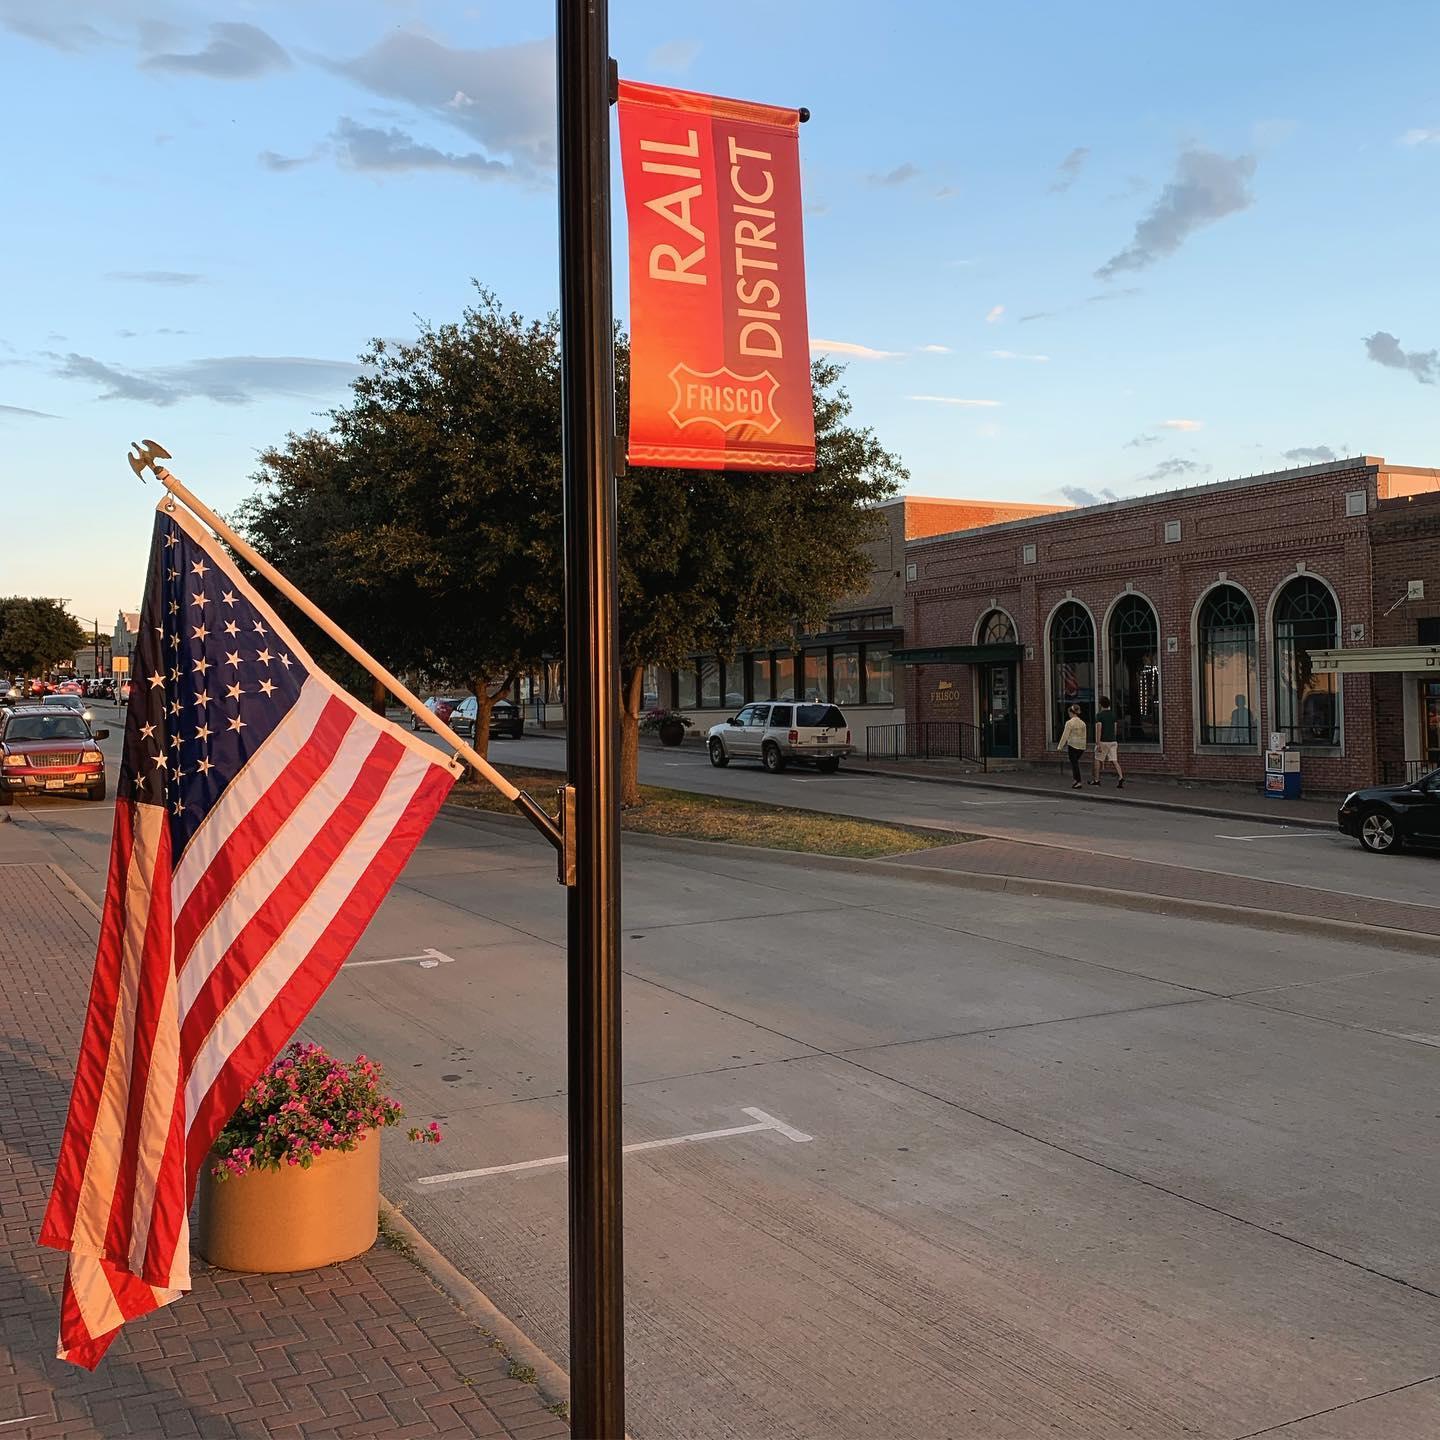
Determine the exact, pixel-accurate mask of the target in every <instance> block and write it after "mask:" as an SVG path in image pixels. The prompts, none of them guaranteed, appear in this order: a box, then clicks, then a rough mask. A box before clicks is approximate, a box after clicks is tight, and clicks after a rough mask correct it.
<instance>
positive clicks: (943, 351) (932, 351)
mask: <svg viewBox="0 0 1440 1440" xmlns="http://www.w3.org/2000/svg"><path fill="white" fill-rule="evenodd" d="M917 348H918V349H919V351H920V353H921V354H922V355H948V354H950V347H949V346H948V345H921V346H918V347H917Z"/></svg>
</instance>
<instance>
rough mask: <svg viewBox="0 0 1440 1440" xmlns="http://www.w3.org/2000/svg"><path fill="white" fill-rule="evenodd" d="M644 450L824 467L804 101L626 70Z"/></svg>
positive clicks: (734, 463)
mask: <svg viewBox="0 0 1440 1440" xmlns="http://www.w3.org/2000/svg"><path fill="white" fill-rule="evenodd" d="M619 109H620V158H621V165H622V168H623V171H624V175H625V207H626V214H627V215H628V216H629V224H630V441H629V449H628V456H629V459H630V462H631V464H634V465H665V466H679V467H683V468H686V469H691V470H791V471H807V470H813V469H814V468H815V415H814V402H813V400H812V397H811V392H810V336H809V325H808V323H807V321H806V316H805V256H804V245H803V236H802V230H801V205H800V146H799V128H800V112H799V111H798V110H788V109H783V108H780V107H778V106H774V105H759V104H754V103H751V102H750V101H745V100H726V99H722V98H721V97H719V96H715V95H699V94H695V93H694V92H692V91H688V90H671V89H667V88H664V87H661V86H657V85H640V84H636V83H635V82H634V81H630V80H622V81H621V82H620V102H619Z"/></svg>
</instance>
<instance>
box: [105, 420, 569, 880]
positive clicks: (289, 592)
mask: <svg viewBox="0 0 1440 1440" xmlns="http://www.w3.org/2000/svg"><path fill="white" fill-rule="evenodd" d="M125 458H126V459H127V460H128V461H129V462H130V468H131V469H132V470H133V471H134V472H135V473H136V474H137V475H138V476H139V477H140V478H141V480H144V478H145V472H146V470H149V471H150V472H151V473H152V474H153V475H154V476H155V478H156V479H157V480H158V481H159V482H160V483H161V484H162V485H163V486H164V487H165V490H166V492H167V500H166V503H167V506H169V507H172V508H173V505H174V502H175V501H176V500H178V501H179V502H180V503H181V504H182V505H184V506H185V508H186V509H187V510H189V511H190V512H191V513H192V514H194V515H196V516H197V517H198V518H199V519H200V520H202V521H203V522H204V523H205V524H206V525H208V526H209V527H210V529H211V530H213V531H214V532H215V534H216V535H218V536H219V537H220V538H221V539H222V540H223V541H224V542H225V543H226V544H227V545H228V546H229V547H230V548H231V549H232V550H233V551H234V552H235V553H236V554H237V555H239V556H241V557H242V558H243V559H244V560H246V561H247V562H248V563H249V564H251V565H253V566H254V567H255V569H256V571H257V572H258V573H259V574H261V575H263V576H264V577H265V578H266V579H267V580H268V581H269V582H270V583H271V584H272V585H273V586H274V587H275V588H276V589H277V590H278V591H279V592H280V593H281V594H282V595H284V596H285V598H286V599H287V600H289V601H290V603H291V604H292V605H294V606H295V608H296V609H297V610H299V611H300V612H301V613H302V614H304V615H305V616H306V617H308V618H309V619H310V620H312V621H313V622H314V623H315V624H316V625H318V626H319V627H320V629H321V630H323V631H324V632H325V634H327V635H328V636H329V637H330V638H331V639H332V640H333V641H334V642H335V643H336V644H337V645H338V646H340V648H341V649H342V650H344V651H345V653H346V654H347V655H349V656H350V658H351V659H352V660H354V661H355V662H356V663H357V664H358V665H360V666H361V667H362V668H364V669H365V670H367V671H368V672H369V673H370V674H371V675H373V676H374V677H375V679H376V680H378V681H379V682H380V683H381V684H382V685H383V686H384V687H385V688H386V689H387V690H388V691H389V692H390V693H391V694H392V695H394V696H395V698H396V699H397V700H399V701H400V703H401V704H402V705H404V706H405V708H406V709H407V710H409V711H410V713H411V714H412V715H415V716H416V717H417V718H419V719H421V720H423V721H424V722H425V723H426V724H427V725H428V726H429V727H430V728H431V729H432V730H434V731H435V732H436V734H438V735H442V736H444V738H445V739H446V740H447V741H448V742H449V743H450V744H451V745H453V746H454V747H455V753H456V754H457V755H458V756H459V757H460V758H461V759H462V760H464V761H465V763H466V764H467V765H470V766H471V767H472V768H474V769H475V770H476V771H478V772H479V773H480V774H481V775H482V776H483V777H484V778H485V779H486V780H488V781H489V782H490V783H491V784H492V785H493V786H494V787H495V788H496V789H497V790H498V791H499V792H500V793H501V794H502V795H503V796H504V797H505V798H506V799H507V800H508V801H509V802H510V803H511V804H512V805H513V806H515V808H516V809H517V810H519V811H520V812H521V814H523V815H524V816H525V818H526V819H527V820H529V821H530V823H531V824H532V825H534V826H535V828H536V829H537V830H539V831H540V832H541V833H542V834H543V835H544V836H545V838H546V839H547V840H549V841H550V843H551V844H552V845H554V847H555V849H556V850H557V851H558V852H559V854H560V856H561V860H562V865H561V877H560V878H561V880H562V881H563V882H564V883H567V884H568V883H571V882H570V881H569V880H568V879H567V878H566V877H567V874H568V872H569V869H570V867H569V866H568V865H567V864H566V863H565V856H566V846H565V837H564V835H563V833H562V831H561V829H560V826H559V825H557V824H556V822H555V820H553V819H552V818H551V817H550V816H549V815H548V814H547V813H546V812H545V810H544V808H543V807H542V806H541V805H540V804H539V802H538V801H536V800H535V799H533V798H532V797H531V796H530V795H527V794H526V793H525V791H523V790H521V789H520V788H519V786H517V785H515V784H514V783H513V782H512V781H510V780H508V779H507V778H506V777H505V776H504V775H502V774H501V773H500V772H499V771H498V770H497V769H496V768H495V767H494V766H493V765H492V764H491V763H490V762H489V761H488V760H486V759H485V757H484V756H483V755H481V754H480V752H479V751H478V750H476V749H475V748H474V746H472V745H469V744H467V743H466V742H465V741H464V740H462V739H461V738H460V737H459V736H458V735H457V734H456V733H455V732H454V730H452V729H451V728H450V727H449V726H448V725H447V724H446V723H445V722H444V721H443V720H441V719H440V718H439V716H437V715H436V714H435V713H434V712H433V711H431V710H427V709H426V708H425V705H424V703H423V702H422V701H421V700H420V699H418V698H417V697H416V696H415V695H414V694H413V693H412V692H411V691H410V690H409V689H407V688H406V686H404V685H402V684H401V683H400V681H399V680H397V679H396V678H395V676H394V675H392V674H391V673H390V672H389V671H388V670H387V669H386V668H385V667H384V666H383V665H382V664H381V663H380V662H379V661H378V660H377V659H375V657H374V656H373V655H371V654H370V652H369V651H368V650H366V649H365V648H364V647H363V646H361V645H360V644H359V643H358V642H357V641H355V640H353V639H351V637H350V636H349V635H347V634H346V633H345V631H344V630H342V629H341V628H340V627H339V626H338V625H337V624H336V623H335V622H334V621H333V620H332V619H331V618H330V617H329V616H328V615H327V614H325V612H324V611H323V610H321V609H320V607H319V606H318V605H316V604H315V603H314V601H312V600H310V599H309V598H308V597H307V596H306V595H305V594H304V593H303V592H302V591H300V590H298V589H296V587H295V586H294V585H292V584H291V583H290V581H288V580H287V579H286V578H285V577H284V576H283V575H282V574H281V573H280V572H279V571H278V570H277V569H275V567H274V566H273V565H271V564H270V562H269V561H268V560H266V559H265V558H264V557H263V556H261V555H260V554H258V553H257V552H256V551H255V550H254V549H253V548H252V547H251V546H250V545H248V544H247V543H246V542H245V541H244V540H242V539H241V538H240V536H239V535H237V534H236V533H235V532H234V531H233V530H232V529H231V528H230V527H229V526H228V525H227V524H226V523H225V522H224V521H223V520H222V519H221V518H220V517H219V516H218V515H217V514H216V513H215V512H214V511H213V510H211V509H210V507H209V506H208V505H206V504H205V503H204V501H202V500H200V499H198V498H197V497H196V496H195V495H193V494H191V492H190V491H189V490H187V489H186V488H185V486H184V485H182V484H181V483H180V481H179V480H177V479H176V478H175V476H174V475H172V474H171V473H170V471H169V470H167V469H166V468H165V466H164V465H162V464H161V463H160V462H161V461H162V460H169V459H170V458H171V456H170V452H169V451H168V450H167V449H165V447H164V446H163V445H161V444H159V443H158V442H156V441H154V440H136V441H134V442H133V443H132V444H131V446H130V453H129V454H128V455H127V456H126V457H125Z"/></svg>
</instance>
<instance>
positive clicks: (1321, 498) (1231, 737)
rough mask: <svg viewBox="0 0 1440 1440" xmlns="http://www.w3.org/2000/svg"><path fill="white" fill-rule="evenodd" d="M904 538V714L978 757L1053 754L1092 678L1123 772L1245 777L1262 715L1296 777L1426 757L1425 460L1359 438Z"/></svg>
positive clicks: (1356, 777) (1354, 775)
mask: <svg viewBox="0 0 1440 1440" xmlns="http://www.w3.org/2000/svg"><path fill="white" fill-rule="evenodd" d="M906 556H907V567H906V580H907V585H906V602H905V634H906V639H905V644H904V647H903V648H901V649H897V651H896V653H895V657H894V658H895V661H896V663H897V666H899V667H900V668H901V670H902V672H903V674H904V676H905V679H904V683H903V685H902V687H901V688H902V692H903V695H904V700H905V706H906V711H907V713H908V716H909V718H910V720H911V721H912V722H914V721H919V722H921V723H924V722H932V723H933V722H949V723H951V724H954V723H956V722H959V723H960V724H962V725H970V726H974V727H976V729H977V730H978V731H980V732H981V733H982V734H983V738H984V742H985V745H986V748H987V749H988V752H989V753H990V754H991V755H992V756H995V757H997V758H1013V759H1015V760H1017V761H1021V762H1024V761H1040V760H1053V758H1054V753H1055V746H1056V742H1057V739H1058V736H1059V733H1060V728H1061V726H1062V725H1063V723H1064V719H1065V716H1066V714H1067V712H1068V709H1069V707H1070V705H1071V704H1078V705H1079V706H1080V707H1081V710H1082V712H1083V713H1084V715H1085V716H1086V719H1087V721H1088V720H1089V718H1090V717H1091V716H1092V715H1093V713H1094V710H1095V707H1096V704H1097V701H1098V699H1099V697H1100V696H1102V695H1109V696H1111V697H1112V699H1113V701H1114V703H1115V706H1116V708H1117V709H1118V710H1119V712H1120V717H1121V719H1120V736H1121V743H1122V748H1123V751H1124V754H1125V757H1126V761H1125V763H1126V765H1127V767H1128V768H1133V769H1135V770H1136V771H1151V772H1154V773H1158V774H1165V775H1171V776H1177V777H1185V778H1194V779H1203V780H1221V781H1242V782H1252V781H1255V780H1257V779H1258V778H1259V776H1260V774H1261V771H1262V769H1263V757H1264V747H1265V746H1266V744H1267V742H1268V738H1269V736H1270V735H1271V734H1272V733H1274V732H1279V733H1280V734H1281V735H1282V736H1283V737H1284V739H1285V742H1286V743H1287V744H1289V745H1291V746H1293V747H1298V748H1299V749H1300V750H1301V752H1302V757H1303V771H1304V781H1305V785H1306V787H1307V788H1310V789H1317V790H1322V791H1340V790H1345V789H1349V788H1353V787H1355V786H1358V785H1361V784H1366V783H1374V782H1375V781H1378V780H1381V779H1399V778H1404V776H1405V774H1406V773H1407V770H1408V772H1409V773H1412V774H1413V773H1414V772H1415V771H1416V770H1417V769H1423V768H1424V767H1426V766H1436V765H1440V470H1421V469H1415V468H1413V467H1402V466H1395V465H1390V464H1387V462H1386V461H1385V460H1383V459H1380V458H1377V457H1373V456H1363V457H1359V458H1356V459H1353V460H1342V461H1336V462H1334V463H1331V464H1326V465H1315V466H1307V467H1304V468H1301V469H1293V470H1283V471H1278V472H1275V473H1272V474H1266V475H1254V476H1247V477H1245V478H1242V479H1237V480H1228V481H1224V482H1221V483H1219V484H1214V485H1202V486H1195V487H1192V488H1189V489H1184V490H1175V491H1171V492H1169V493H1167V494H1163V495H1155V496H1146V497H1144V498H1141V499H1135V500H1121V501H1116V502H1114V503H1112V504H1107V505H1095V506H1088V507H1085V508H1083V509H1079V510H1072V511H1063V512H1060V513H1057V514H1051V515H1041V516H1035V517H1032V518H1026V519H1019V520H1014V521H1011V522H1009V523H1007V524H1001V525H993V526H990V527H988V528H985V529H981V530H969V531H963V532H958V533H951V534H939V535H931V536H925V537H922V538H918V539H915V540H912V541H911V542H910V543H909V544H908V545H907V547H906ZM1411 570H1413V571H1414V572H1415V573H1414V574H1411V573H1409V572H1410V571H1411ZM1401 572H1404V573H1403V574H1402V573H1401ZM1392 591H1393V592H1394V593H1391V592H1392Z"/></svg>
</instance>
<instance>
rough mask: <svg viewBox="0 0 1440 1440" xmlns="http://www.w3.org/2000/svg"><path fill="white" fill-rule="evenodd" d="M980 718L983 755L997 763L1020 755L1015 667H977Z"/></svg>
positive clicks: (1005, 664) (1006, 664)
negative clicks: (983, 731)
mask: <svg viewBox="0 0 1440 1440" xmlns="http://www.w3.org/2000/svg"><path fill="white" fill-rule="evenodd" d="M980 716H981V722H982V724H983V725H984V727H985V741H986V753H987V754H989V755H993V756H995V757H996V758H997V759H1000V760H1014V759H1015V758H1016V757H1017V756H1018V755H1019V754H1020V733H1019V730H1020V727H1019V724H1018V722H1017V716H1016V714H1015V666H1014V665H1013V664H1008V663H1002V664H998V665H982V666H981V667H980Z"/></svg>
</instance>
